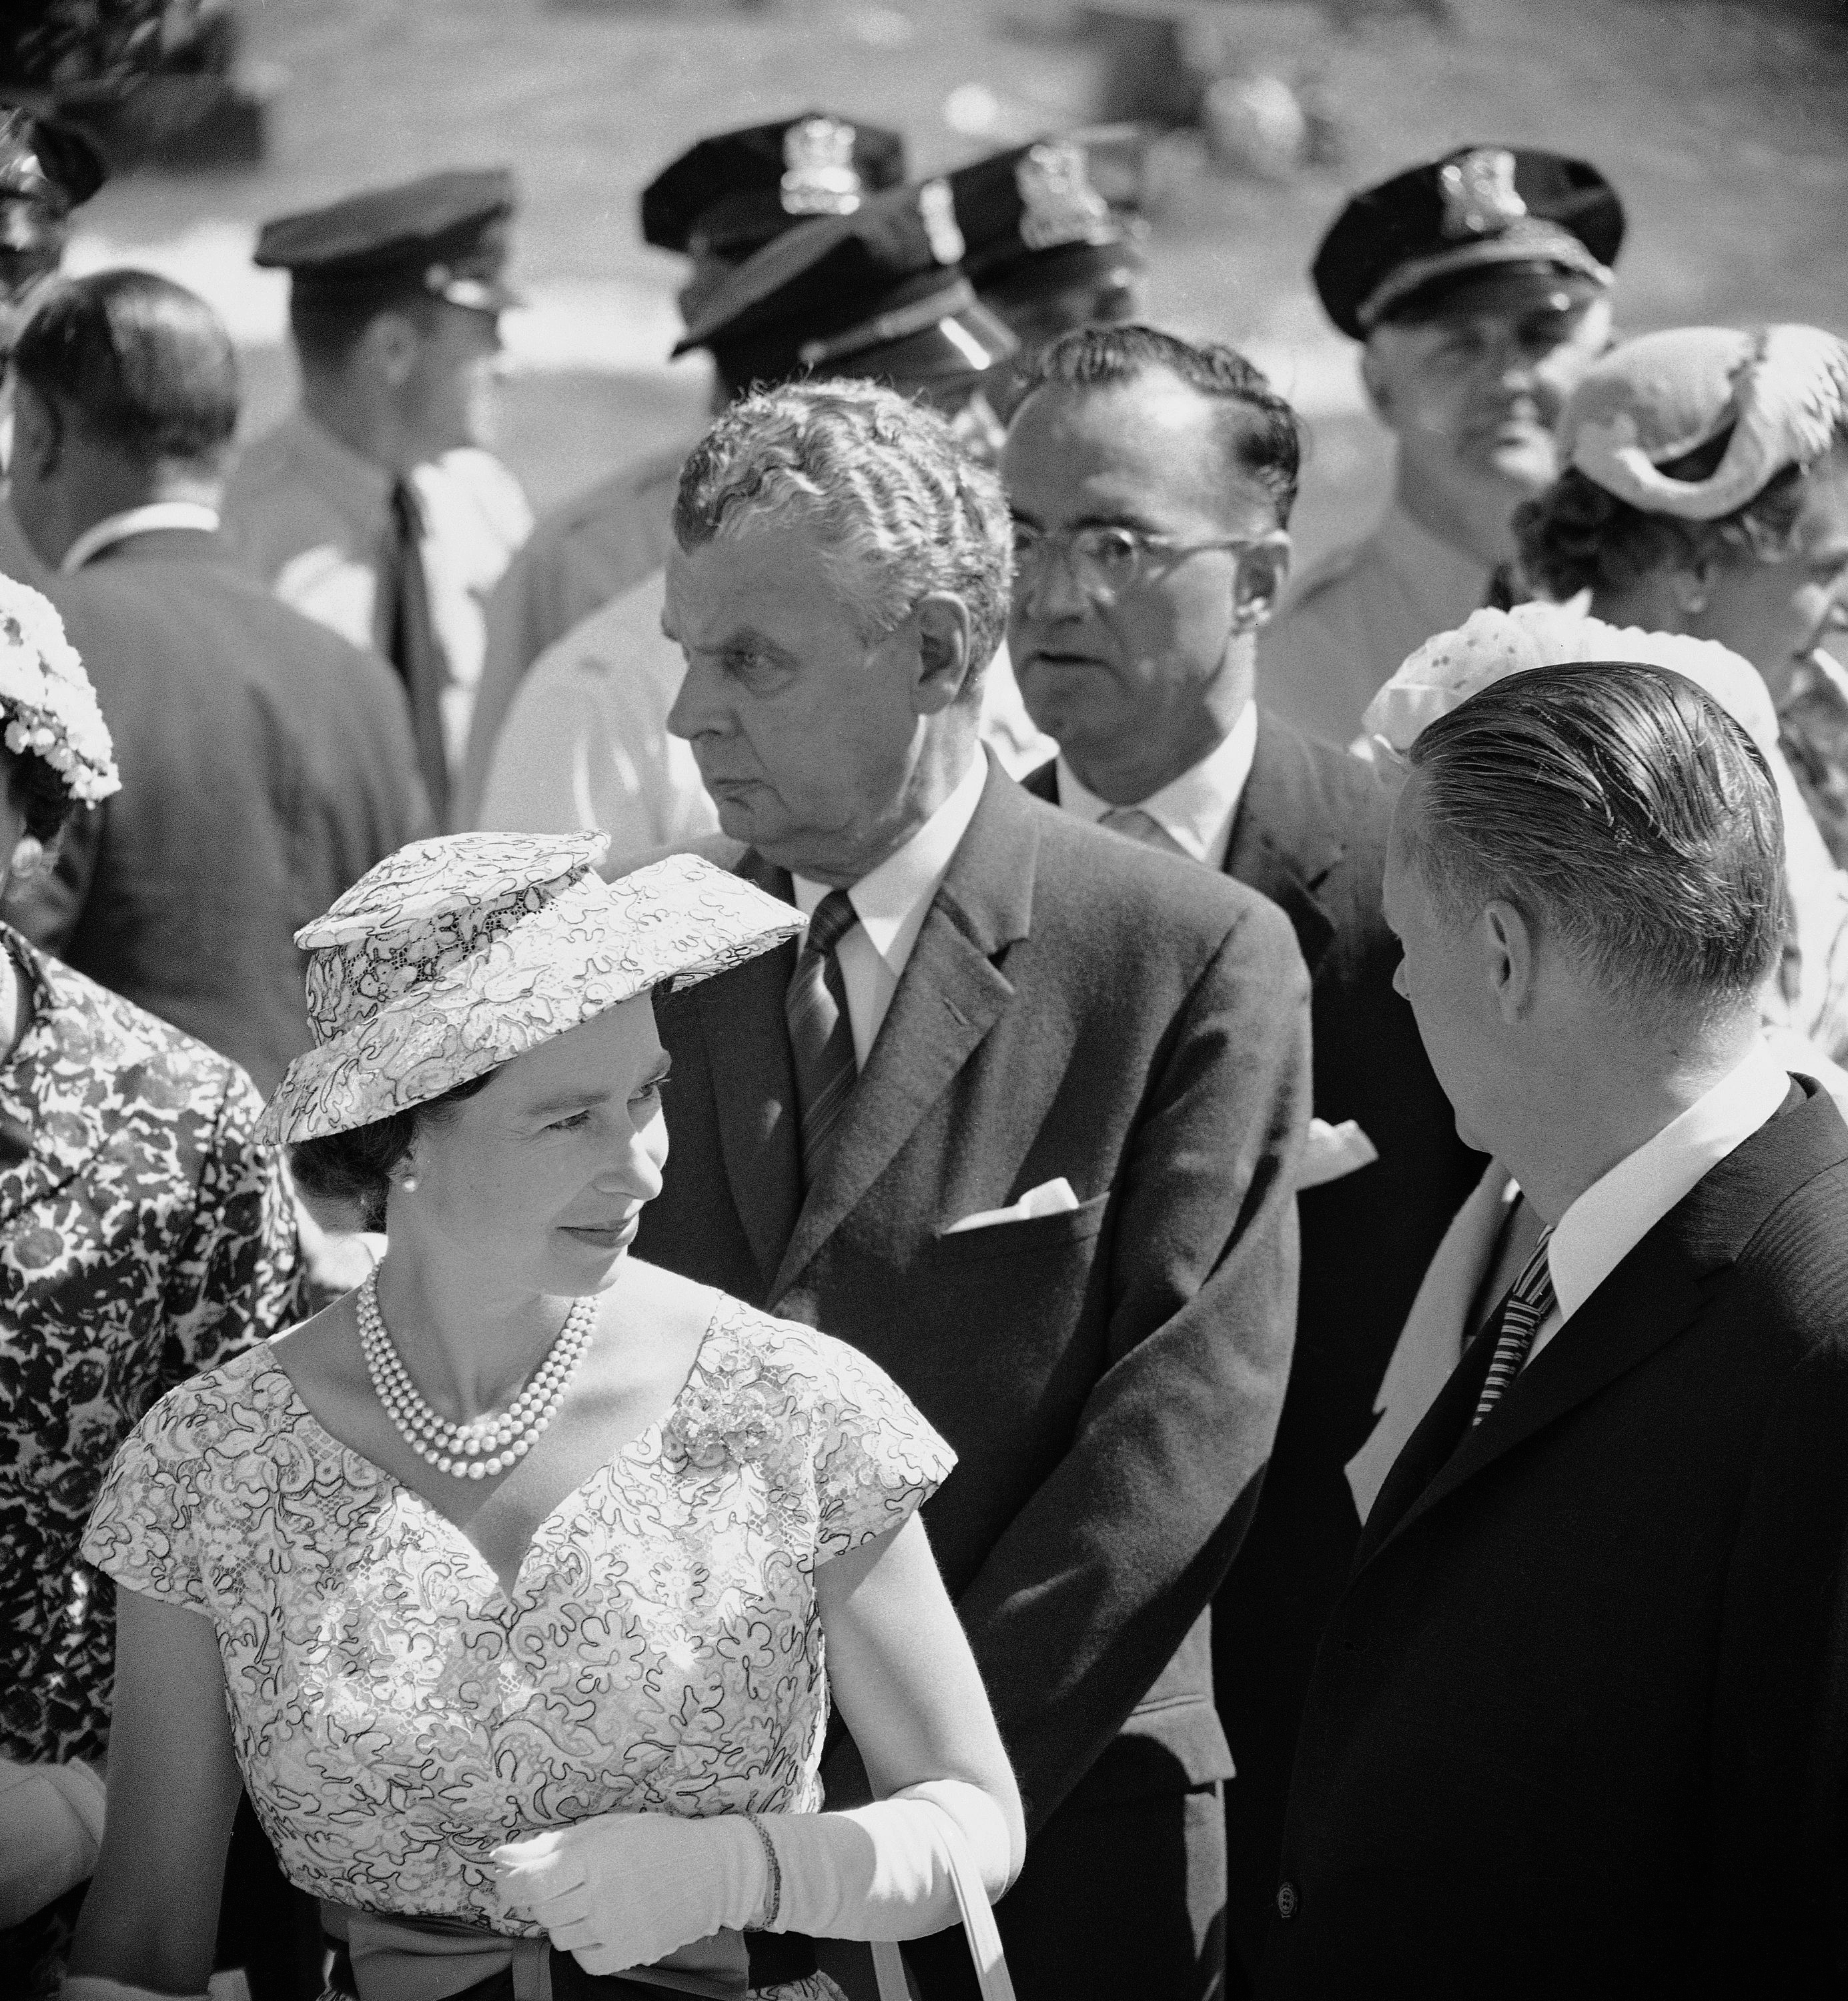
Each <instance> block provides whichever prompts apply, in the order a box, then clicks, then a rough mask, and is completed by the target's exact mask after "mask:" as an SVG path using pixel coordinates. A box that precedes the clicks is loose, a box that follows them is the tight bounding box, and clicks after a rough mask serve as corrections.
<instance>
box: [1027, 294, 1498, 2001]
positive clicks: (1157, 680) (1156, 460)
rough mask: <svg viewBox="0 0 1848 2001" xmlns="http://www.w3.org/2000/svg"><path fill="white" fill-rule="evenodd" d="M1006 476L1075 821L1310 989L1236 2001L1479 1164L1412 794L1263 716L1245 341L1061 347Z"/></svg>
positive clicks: (1264, 1531)
mask: <svg viewBox="0 0 1848 2001" xmlns="http://www.w3.org/2000/svg"><path fill="white" fill-rule="evenodd" d="M1297 459H1298V442H1297V430H1296V418H1295V416H1294V414H1293V412H1292V411H1291V409H1290V408H1289V405H1288V404H1287V403H1286V402H1284V401H1283V399H1282V398H1281V397H1280V396H1279V395H1276V392H1274V391H1273V390H1272V388H1271V387H1270V385H1269V383H1268V382H1267V381H1265V378H1264V377H1263V376H1262V374H1260V373H1259V372H1258V370H1256V369H1255V368H1254V367H1251V364H1249V363H1248V361H1246V360H1244V357H1242V356H1241V355H1239V354H1237V353H1235V352H1234V350H1231V349H1230V348H1228V347H1223V346H1216V345H1210V344H1206V343H1202V344H1199V345H1195V344H1192V343H1188V342H1186V341H1184V340H1181V339H1177V338H1175V336H1173V335H1171V334H1168V333H1163V332H1157V331H1156V330H1154V329H1151V328H1149V327H1144V326H1134V325H1130V326H1112V327H1088V328H1084V329H1081V330H1080V331H1078V332H1075V333H1070V334H1067V335H1066V336H1064V337H1063V339H1060V340H1059V341H1057V342H1056V343H1054V344H1053V346H1051V347H1050V348H1049V349H1048V350H1046V352H1045V353H1043V354H1042V357H1040V360H1039V364H1038V365H1037V367H1036V368H1035V371H1034V373H1033V375H1032V387H1031V388H1029V390H1028V393H1027V395H1026V397H1025V400H1024V401H1023V402H1021V405H1020V406H1019V408H1018V410H1017V411H1016V412H1015V415H1014V422H1013V425H1012V427H1011V430H1009V433H1008V441H1007V444H1006V446H1005V447H1004V450H1003V453H1002V458H1001V474H1002V479H1003V482H1004V485H1006V487H1007V489H1008V502H1009V505H1010V507H1011V511H1012V513H1013V517H1014V586H1013V603H1012V610H1011V616H1010V618H1009V621H1008V643H1009V646H1010V648H1011V650H1012V653H1013V657H1014V663H1015V670H1016V672H1017V673H1018V676H1019V678H1020V685H1021V693H1022V694H1023V695H1024V697H1025V701H1026V704H1027V708H1028V712H1030V714H1031V715H1032V718H1033V720H1034V721H1035V722H1036V723H1038V724H1039V727H1040V728H1041V729H1043V730H1045V731H1046V732H1047V733H1048V734H1049V735H1050V736H1053V737H1054V738H1056V740H1057V741H1058V743H1059V746H1060V747H1059V755H1058V757H1056V759H1055V760H1053V761H1052V762H1051V763H1049V764H1045V765H1043V766H1042V767H1040V768H1039V770H1038V771H1035V772H1033V773H1032V774H1031V775H1030V776H1029V777H1028V778H1027V779H1026V781H1025V784H1026V786H1027V789H1028V791H1029V792H1035V793H1036V794H1038V795H1039V797H1041V798H1042V799H1047V800H1049V801H1051V802H1053V803H1054V804H1056V805H1058V806H1061V807H1063V809H1065V810H1066V811H1067V812H1068V813H1073V814H1075V815H1077V816H1080V817H1081V818H1083V819H1085V820H1091V821H1094V822H1096V823H1100V824H1101V825H1103V826H1105V827H1109V828H1112V829H1114V830H1115V831H1116V832H1118V833H1121V834H1123V835H1126V836H1127V837H1129V839H1131V840H1136V841H1138V842H1140V843H1141V844H1143V846H1145V847H1150V848H1153V849H1156V850H1157V851H1161V852H1163V853H1165V854H1168V855H1170V856H1171V857H1173V858H1175V865H1176V866H1177V867H1180V866H1182V865H1188V866H1198V865H1202V864H1203V865H1205V866H1206V867H1207V868H1211V869H1213V870H1215V871H1217V872H1223V873H1224V874H1226V875H1230V876H1232V877H1234V878H1235V879H1237V880H1238V881H1240V882H1244V883H1245V884H1246V885H1248V886H1249V887H1251V888H1253V889H1257V890H1259V891H1260V892H1262V893H1263V894H1264V895H1265V896H1268V897H1269V898H1270V899H1271V900H1272V902H1273V903H1277V904H1279V906H1280V907H1282V910H1283V911H1284V913H1285V914H1286V916H1287V917H1289V920H1290V921H1291V924H1293V927H1294V928H1295V931H1296V942H1297V945H1298V946H1299V947H1300V949H1301V952H1302V954H1303V959H1304V961H1305V962H1306V963H1307V966H1308V967H1309V970H1310V981H1311V987H1310V1016H1311V1021H1312V1026H1313V1045H1314V1086H1313V1088H1314V1113H1315V1118H1314V1122H1313V1123H1312V1126H1311V1128H1310V1142H1309V1147H1308V1150H1307V1154H1306V1157H1305V1161H1304V1164H1303V1168H1302V1169H1301V1170H1300V1175H1299V1179H1298V1182H1297V1188H1298V1203H1297V1209H1298V1215H1299V1219H1300V1226H1301V1230H1302V1244H1303V1258H1302V1275H1301V1282H1300V1290H1299V1293H1298V1298H1297V1321H1296V1358H1295V1360H1294V1362H1293V1364H1292V1368H1291V1375H1290V1383H1289V1392H1288V1394H1287V1396H1286V1400H1285V1403H1284V1408H1283V1415H1282V1419H1281V1421H1280V1425H1279V1432H1278V1436H1277V1440H1276V1446H1275V1447H1274V1449H1273V1450H1272V1457H1271V1463H1270V1467H1269V1471H1268V1472H1267V1474H1266V1475H1265V1487H1264V1490H1263V1493H1262V1498H1261V1499H1260V1501H1259V1503H1258V1512H1257V1516H1256V1519H1255V1521H1254V1522H1253V1523H1252V1526H1251V1533H1250V1534H1249V1536H1248V1538H1247V1540H1246V1542H1245V1543H1244V1547H1242V1548H1241V1551H1240V1554H1239V1555H1238V1557H1237V1561H1236V1562H1235V1564H1234V1568H1233V1570H1232V1572H1231V1575H1230V1578H1228V1580H1227V1583H1226V1585H1224V1586H1223V1588H1222V1589H1221V1590H1220V1592H1219V1594H1218V1596H1216V1599H1215V1601H1214V1606H1213V1651H1214V1684H1215V1690H1214V1692H1215V1696H1216V1700H1217V1702H1218V1705H1219V1709H1220V1717H1221V1720H1222V1721H1223V1724H1224V1725H1225V1728H1226V1732H1227V1737H1228V1738H1229V1739H1230V1743H1231V1747H1232V1756H1233V1760H1234V1764H1235V1766H1236V1767H1237V1771H1236V1776H1235V1777H1234V1779H1233V1780H1231V1781H1230V1784H1228V1785H1227V1788H1226V1798H1227V1856H1228V1863H1229V1870H1228V1874H1229V1881H1230V1894H1229V1901H1228V1912H1229V1916H1230V1924H1229V1926H1228V1932H1229V1935H1230V1944H1231V1947H1232V1950H1231V1951H1230V1952H1229V1954H1228V1977H1229V1985H1228V1988H1227V1992H1228V1993H1229V1994H1232V1995H1236V1994H1238V1993H1241V1992H1244V1991H1245V1988H1244V1979H1245V1975H1244V1974H1243V1973H1241V1966H1240V1961H1241V1959H1242V1960H1243V1961H1244V1965H1245V1966H1246V1967H1247V1968H1253V1969H1255V1966H1256V1964H1257V1961H1258V1955H1259V1954H1260V1952H1261V1950H1262V1938H1263V1933H1264V1928H1265V1922H1266V1919H1267V1918H1268V1916H1269V1909H1270V1905H1271V1899H1272V1897H1273V1896H1274V1895H1275V1893H1276V1887H1277V1884H1276V1860H1277V1856H1278V1853H1279V1849H1280V1846H1281V1842H1282V1815H1283V1807H1284V1802H1285V1797H1286V1789H1287V1786H1288V1783H1289V1763H1290V1756H1291V1752H1292V1749H1293V1744H1294V1741H1295V1735H1296V1725H1297V1721H1298V1718H1299V1717H1300V1713H1301V1709H1302V1704H1303V1697H1304V1694H1305V1692H1306V1690H1307V1685H1308V1679H1309V1670H1310V1665H1311V1662H1312V1661H1313V1659H1314V1651H1315V1646H1316V1642H1317V1638H1318V1637H1319V1635H1320V1633H1321V1627H1322V1625H1323V1623H1324V1620H1325V1619H1326V1616H1327V1614H1328V1611H1329V1610H1330V1608H1331V1605H1332V1603H1333V1600H1334V1598H1335V1593H1336V1592H1337V1591H1338V1589H1339V1587H1340V1584H1341V1582H1342V1578H1343V1577H1344V1575H1345V1571H1346V1568H1347V1564H1348V1561H1349V1557H1351V1556H1352V1553H1353V1550H1354V1547H1355V1543H1356V1540H1358V1537H1359V1527H1360V1523H1359V1515H1358V1513H1357V1512H1356V1509H1355V1505H1354V1502H1353V1499H1352V1495H1351V1494H1350V1492H1349V1488H1348V1485H1347V1481H1346V1477H1345V1473H1344V1470H1343V1469H1344V1467H1345V1465H1346V1463H1347V1461H1348V1460H1349V1458H1351V1457H1352V1456H1353V1454H1354V1453H1356V1451H1358V1450H1359V1446H1360V1445H1361V1444H1362V1443H1363V1442H1364V1441H1365V1440H1366V1437H1367V1435H1368V1433H1369V1432H1370V1431H1371V1430H1372V1429H1373V1422H1374V1414H1373V1398H1374V1396H1375V1394H1376V1391H1377V1390H1378V1389H1379V1387H1380V1378H1381V1376H1383V1373H1384V1372H1385V1368H1386V1364H1387V1360H1388V1359H1389V1358H1390V1354H1391V1352H1392V1347H1393V1344H1394V1341H1395V1339H1396V1338H1397V1335H1398V1332H1399V1330H1400V1328H1401V1326H1402V1325H1403V1324H1404V1318H1405V1314H1406V1312H1407V1310H1408V1308H1409V1307H1410V1305H1411V1300H1412V1297H1413V1295H1414V1294H1415V1292H1416V1291H1417V1289H1418V1281H1419V1279H1420V1278H1421V1277H1422V1275H1423V1272H1424V1268H1425V1265H1426V1264H1427V1262H1429V1258H1430V1257H1431V1255H1432V1253H1433V1251H1435V1250H1436V1247H1437V1244H1438V1241H1439V1238H1440V1237H1442V1235H1443V1230H1444V1227H1445V1225H1446V1223H1447V1222H1448V1221H1449V1220H1450V1216H1451V1215H1452V1214H1453V1213H1454V1212H1455V1210H1456V1208H1457V1206H1459V1205H1460V1203H1461V1202H1462V1200H1463V1197H1464V1195H1467V1192H1469V1189H1470V1187H1471V1186H1472V1185H1474V1181H1475V1179H1476V1178H1477V1175H1478V1174H1479V1172H1480V1165H1481V1164H1480V1162H1479V1161H1478V1160H1477V1157H1476V1156H1475V1155H1474V1154H1470V1152H1468V1151H1467V1150H1466V1149H1465V1148H1464V1147H1463V1145H1462V1143H1461V1142H1460V1140H1458V1139H1457V1137H1456V1128H1455V1126H1454V1123H1453V1119H1452V1117H1451V1114H1450V1107H1449V1105H1448V1104H1447V1103H1446V1100H1445V1098H1444V1097H1443V1093H1442V1091H1440V1090H1439V1088H1438V1084H1437V1081H1436V1078H1435V1077H1433V1076H1432V1073H1431V1069H1430V1066H1429V1063H1427V1061H1426V1060H1425V1054H1424V1051H1423V1049H1422V1046H1421V1045H1420V1043H1419V1041H1418V1032H1417V1029H1416V1027H1415V1024H1414V1022H1413V1020H1412V1018H1411V1011H1410V1010H1409V1009H1408V1007H1406V1005H1405V1004H1404V1001H1401V999H1400V998H1399V997H1398V996H1397V994H1394V991H1393V990H1392V976H1393V970H1394V966H1395V965H1396V963H1397V959H1398V952H1397V948H1396V946H1395V945H1394V941H1393V938H1392V934H1391V933H1390V931H1389V930H1388V929H1387V925H1386V923H1385V920H1384V917H1383V915H1382V913H1381V909H1380V900H1381V891H1382V883H1383V875H1384V869H1385V839H1386V832H1387V820H1388V816H1389V802H1388V801H1387V799H1386V798H1385V796H1384V795H1383V792H1382V790H1381V788H1380V786H1379V785H1378V783H1377V781H1376V779H1375V778H1374V775H1373V771H1372V769H1371V767H1369V766H1368V765H1366V764H1363V763H1361V762H1360V761H1359V760H1358V759H1356V758H1353V757H1349V755H1348V754H1347V753H1345V752H1343V751H1340V750H1335V749H1334V748H1332V747H1331V746H1328V745H1327V744H1324V743H1318V742H1317V741H1315V740H1314V739H1312V738H1310V737H1308V736H1304V735H1303V734H1301V733H1300V732H1299V731H1297V730H1296V729H1295V728H1294V727H1293V726H1291V725H1290V724H1289V723H1287V722H1282V721H1281V720H1280V719H1278V718H1277V717H1276V716H1275V715H1271V714H1269V713H1268V712H1265V711H1262V710H1261V709H1260V708H1259V707H1258V704H1257V701H1256V699H1255V695H1256V688H1255V679H1256V676H1255V668H1254V664H1253V653H1254V647H1255V641H1256V639H1257V635H1258V632H1259V630H1260V628H1262V626H1263V625H1264V623H1265V620H1266V619H1267V618H1269V616H1270V614H1271V611H1272V607H1273V605H1274V604H1275V603H1276V598H1277V595H1278V593H1279V590H1280V589H1281V587H1282V583H1283V580H1284V577H1285V575H1286V572H1287V570H1288V569H1289V511H1290V507H1291V504H1292V503H1293V500H1294V499H1295V497H1296V472H1297Z"/></svg>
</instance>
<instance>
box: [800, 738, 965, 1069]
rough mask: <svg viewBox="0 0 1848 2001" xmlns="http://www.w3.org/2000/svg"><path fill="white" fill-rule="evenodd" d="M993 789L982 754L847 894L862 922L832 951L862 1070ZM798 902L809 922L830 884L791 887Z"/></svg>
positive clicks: (804, 883) (803, 881)
mask: <svg viewBox="0 0 1848 2001" xmlns="http://www.w3.org/2000/svg"><path fill="white" fill-rule="evenodd" d="M987 781H988V760H987V758H986V757H983V755H982V754H981V753H980V751H977V752H976V753H974V754H973V756H972V757H970V759H969V769H968V770H967V771H965V772H964V773H963V774H962V777H961V778H959V779H958V780H957V781H956V787H955V791H953V792H952V793H951V794H950V795H949V797H948V799H945V801H944V802H943V804H942V805H941V806H939V807H938V809H937V810H936V811H935V812H934V813H932V814H931V817H930V818H929V819H928V820H926V821H925V822H924V825H923V826H922V827H920V828H919V829H918V830H917V833H914V834H913V835H912V837H911V838H910V840H907V842H906V843H905V844H904V846H903V847H901V848H900V849H899V850H898V851H897V853H896V854H889V855H887V856H886V859H885V860H884V861H882V862H881V863H880V864H879V867H878V868H875V869H874V870H873V871H872V873H871V874H870V875H862V876H861V878H860V879H859V881H858V882H856V883H855V884H854V886H853V887H852V888H851V889H849V890H848V891H847V898H848V900H849V901H850V902H851V903H852V905H853V907H854V915H855V916H856V917H858V918H859V920H860V921H859V922H858V924H855V925H854V927H853V929H852V930H851V931H848V932H847V934H846V935H845V936H844V938H842V939H841V941H840V944H839V945H837V946H836V947H835V948H834V953H835V956H836V957H837V959H839V960H840V980H841V983H842V985H843V986H844V987H846V989H847V1018H848V1019H849V1021H851V1023H852V1025H853V1031H854V1063H855V1064H856V1065H857V1066H858V1067H859V1068H860V1069H861V1070H864V1069H865V1067H866V1059H867V1057H868V1056H869V1055H871V1053H872V1046H873V1043H874V1042H875V1039H877V1037H878V1035H879V1027H880V1024H881V1023H882V1022H883V1021H884V1020H885V1018H886V1010H887V1009H888V1008H889V1007H891V1005H892V997H893V994H896V992H897V991H898V983H899V980H900V977H901V976H903V973H904V970H905V967H906V966H907V963H908V962H909V961H910V957H911V948H912V947H913V946H914V945H916V944H917V934H918V933H919V932H920V931H922V930H923V929H924V918H925V917H926V916H927V914H929V911H930V908H931V899H932V898H933V897H934V896H935V895H936V894H937V892H938V889H940V888H941V886H942V882H943V879H944V877H945V875H946V874H947V873H948V870H949V865H950V861H951V859H952V857H953V856H954V855H955V852H956V850H957V849H958V848H959V847H961V845H962V837H963V835H964V834H966V833H968V831H969V822H970V821H971V820H973V819H974V818H975V816H976V806H978V805H979V804H980V802H981V798H982V788H983V785H986V784H987ZM794 881H795V901H796V904H797V907H798V908H799V909H800V910H801V911H802V915H803V916H804V917H813V915H814V914H815V907H816V904H817V903H820V901H821V900H822V898H823V896H826V895H827V893H828V886H827V884H826V883H825V882H810V881H809V879H808V878H807V877H806V875H798V876H796V877H795V879H794Z"/></svg>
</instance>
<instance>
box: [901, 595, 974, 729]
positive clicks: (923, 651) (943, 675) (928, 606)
mask: <svg viewBox="0 0 1848 2001" xmlns="http://www.w3.org/2000/svg"><path fill="white" fill-rule="evenodd" d="M907 624H908V625H910V626H911V628H913V630H914V632H916V633H917V680H915V682H914V684H913V687H912V693H911V706H912V707H913V708H914V709H915V710H916V711H917V713H918V714H919V715H938V714H940V713H941V712H942V711H943V710H945V709H946V708H950V707H952V705H954V704H955V701H956V700H957V698H959V696H960V695H961V694H962V691H963V690H964V688H965V687H967V686H968V684H969V676H970V674H971V673H973V671H974V669H975V662H974V660H973V657H972V642H973V637H974V635H973V632H972V631H971V629H970V626H969V607H968V606H967V605H966V604H964V603H963V602H962V599H961V598H959V597H956V596H955V594H954V593H952V592H950V591H947V590H933V591H929V592H927V593H926V594H925V595H924V597H921V598H920V599H919V600H917V603H916V604H914V605H913V606H912V607H911V612H910V618H908V620H907Z"/></svg>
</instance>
